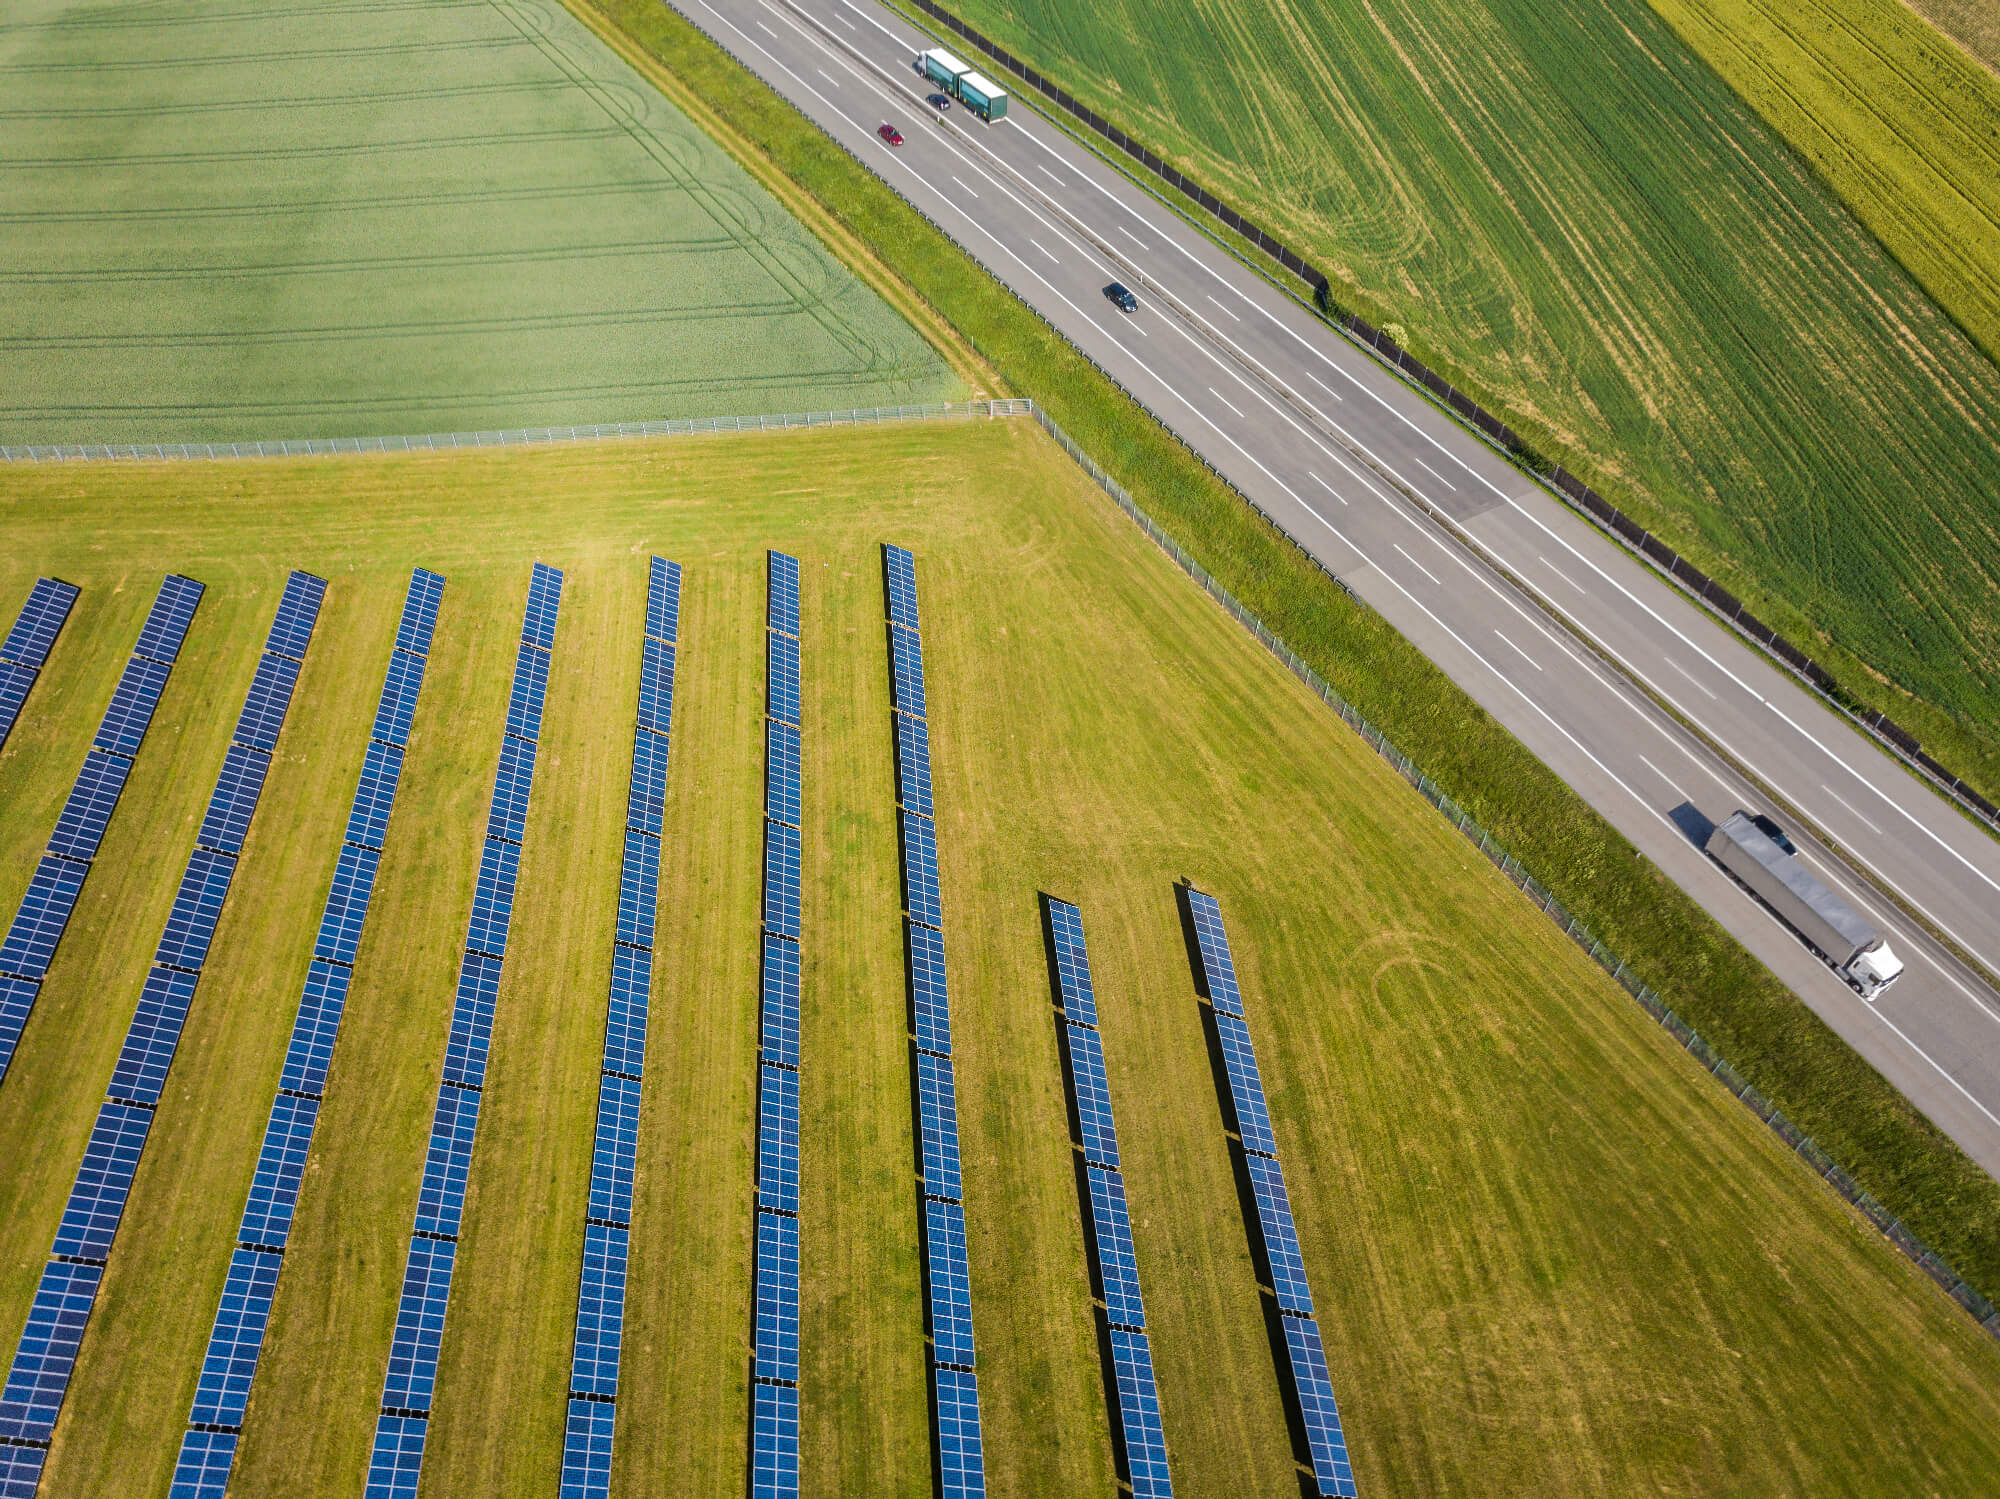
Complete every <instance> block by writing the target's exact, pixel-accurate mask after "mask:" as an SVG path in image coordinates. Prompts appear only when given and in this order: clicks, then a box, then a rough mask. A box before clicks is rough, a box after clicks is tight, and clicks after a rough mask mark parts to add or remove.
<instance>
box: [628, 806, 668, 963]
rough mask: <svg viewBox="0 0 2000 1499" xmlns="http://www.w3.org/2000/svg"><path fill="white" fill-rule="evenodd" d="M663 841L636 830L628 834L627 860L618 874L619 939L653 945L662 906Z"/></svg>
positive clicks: (631, 943) (642, 945) (635, 943)
mask: <svg viewBox="0 0 2000 1499" xmlns="http://www.w3.org/2000/svg"><path fill="white" fill-rule="evenodd" d="M659 870H660V840H659V839H658V838H656V837H650V836H648V835H647V834H645V833H641V832H638V831H636V830H634V829H629V828H628V829H627V830H626V833H625V862H624V864H623V865H622V866H621V867H620V870H619V875H618V940H619V941H620V942H624V943H629V944H630V945H631V946H633V947H645V948H650V947H651V946H652V945H653V922H654V919H655V917H656V916H657V914H658V911H659V905H660V875H659Z"/></svg>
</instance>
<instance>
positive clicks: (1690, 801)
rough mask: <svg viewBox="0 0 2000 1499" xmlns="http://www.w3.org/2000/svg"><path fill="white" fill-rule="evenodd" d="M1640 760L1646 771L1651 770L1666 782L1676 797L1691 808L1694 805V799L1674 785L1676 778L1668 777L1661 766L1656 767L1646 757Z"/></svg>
mask: <svg viewBox="0 0 2000 1499" xmlns="http://www.w3.org/2000/svg"><path fill="white" fill-rule="evenodd" d="M1639 760H1640V763H1642V764H1643V765H1644V766H1645V767H1646V769H1648V770H1650V771H1651V772H1652V773H1653V774H1654V775H1656V776H1658V777H1659V778H1660V779H1661V780H1663V781H1665V782H1666V783H1667V789H1668V790H1670V791H1672V792H1673V794H1674V795H1675V796H1677V797H1679V798H1680V799H1681V800H1682V801H1684V802H1686V803H1687V804H1688V805H1689V806H1690V807H1692V806H1693V805H1694V798H1693V797H1691V796H1689V795H1688V794H1687V793H1686V792H1685V791H1683V790H1681V788H1680V787H1678V786H1676V785H1675V784H1674V778H1673V777H1672V776H1670V775H1668V774H1667V773H1666V772H1665V771H1664V770H1662V769H1660V767H1659V766H1657V765H1655V764H1654V763H1653V762H1652V761H1651V760H1648V759H1647V758H1646V757H1645V756H1644V755H1641V756H1640V757H1639Z"/></svg>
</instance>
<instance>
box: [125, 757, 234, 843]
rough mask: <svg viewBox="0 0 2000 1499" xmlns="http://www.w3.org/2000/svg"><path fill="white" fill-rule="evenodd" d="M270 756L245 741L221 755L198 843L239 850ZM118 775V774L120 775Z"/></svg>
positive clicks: (198, 834)
mask: <svg viewBox="0 0 2000 1499" xmlns="http://www.w3.org/2000/svg"><path fill="white" fill-rule="evenodd" d="M270 768H271V757H270V756H269V755H267V754H265V753H264V752H263V751H262V750H256V749H251V748H249V747H248V746H247V745H241V744H232V745H230V746H229V751H228V753H227V754H226V755H224V756H223V760H222V774H221V775H219V776H217V777H216V781H215V790H214V792H213V793H211V795H210V796H209V799H208V811H207V812H206V813H205V814H204V815H203V817H202V819H201V827H200V828H199V829H198V830H197V831H196V833H195V835H194V841H195V843H196V845H197V846H198V847H201V848H212V849H217V850H219V851H220V852H222V853H225V854H240V853H242V852H243V840H244V839H246V838H248V837H249V836H250V819H251V818H252V817H254V816H255V815H256V813H257V798H258V797H259V796H261V795H262V794H263V791H264V776H265V773H266V772H267V771H269V770H270ZM121 779H122V778H121Z"/></svg>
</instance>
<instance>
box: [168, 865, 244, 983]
mask: <svg viewBox="0 0 2000 1499" xmlns="http://www.w3.org/2000/svg"><path fill="white" fill-rule="evenodd" d="M235 873H236V860H235V859H234V858H232V857H231V856H230V855H228V854H219V853H216V852H215V851H214V850H212V849H206V848H198V849H196V850H195V851H194V852H193V853H191V854H189V855H188V862H187V872H186V873H185V874H183V875H182V876H181V885H180V889H179V890H177V891H176V892H175V893H174V904H173V909H172V910H170V911H169V912H168V913H167V928H166V930H165V931H164V932H162V933H161V934H160V945H159V947H158V949H157V950H156V951H155V952H154V954H153V961H154V962H156V963H165V964H167V965H168V966H169V967H173V968H188V969H195V970H199V969H200V967H201V965H202V964H203V963H205V962H207V961H208V946H209V943H211V942H213V941H214V940H215V924H216V923H217V922H218V921H220V920H221V919H222V902H223V900H224V899H225V898H226V897H227V896H228V894H229V881H230V877H231V876H233V875H234V874H235Z"/></svg>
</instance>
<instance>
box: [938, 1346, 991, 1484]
mask: <svg viewBox="0 0 2000 1499" xmlns="http://www.w3.org/2000/svg"><path fill="white" fill-rule="evenodd" d="M931 1398H932V1400H933V1401H934V1403H935V1405H936V1421H937V1439H938V1493H939V1495H940V1499H983V1496H984V1495H985V1493H986V1457H985V1453H984V1452H983V1451H982V1450H981V1442H980V1433H979V1376H978V1375H977V1374H974V1373H973V1372H972V1371H971V1370H970V1369H933V1370H931Z"/></svg>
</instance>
